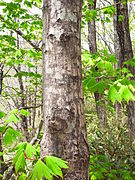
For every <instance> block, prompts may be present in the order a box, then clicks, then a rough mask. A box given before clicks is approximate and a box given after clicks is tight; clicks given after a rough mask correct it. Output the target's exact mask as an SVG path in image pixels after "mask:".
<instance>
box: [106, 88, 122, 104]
mask: <svg viewBox="0 0 135 180" xmlns="http://www.w3.org/2000/svg"><path fill="white" fill-rule="evenodd" d="M108 99H109V100H111V101H112V103H113V104H114V103H115V101H116V100H117V101H118V102H119V103H121V99H120V96H119V93H118V91H117V90H116V88H115V87H114V86H111V87H110V89H109V91H108Z"/></svg>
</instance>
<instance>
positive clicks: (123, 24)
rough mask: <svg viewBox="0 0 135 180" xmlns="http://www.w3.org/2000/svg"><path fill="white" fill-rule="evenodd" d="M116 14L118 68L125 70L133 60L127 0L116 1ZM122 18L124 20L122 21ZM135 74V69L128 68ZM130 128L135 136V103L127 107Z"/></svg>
mask: <svg viewBox="0 0 135 180" xmlns="http://www.w3.org/2000/svg"><path fill="white" fill-rule="evenodd" d="M114 4H115V8H116V14H115V15H114V39H115V41H114V42H115V54H116V57H117V59H118V66H119V67H120V68H123V67H124V66H125V65H124V62H125V61H127V60H129V59H132V58H133V50H132V42H131V37H130V31H129V15H128V5H127V0H126V1H124V2H123V0H120V1H119V0H114ZM120 17H122V20H120V19H121V18H120ZM128 68H129V70H130V71H131V72H132V73H133V74H134V73H135V69H134V67H128ZM127 114H128V126H129V128H130V130H131V134H132V135H133V136H135V102H131V101H130V102H129V104H128V105H127Z"/></svg>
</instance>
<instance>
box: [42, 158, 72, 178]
mask: <svg viewBox="0 0 135 180" xmlns="http://www.w3.org/2000/svg"><path fill="white" fill-rule="evenodd" d="M45 161H46V165H47V166H48V167H49V169H51V170H52V171H53V173H54V174H55V175H58V176H60V177H61V178H62V177H63V176H62V169H67V168H68V166H67V163H68V162H67V161H64V160H62V159H60V158H57V157H54V156H46V157H45Z"/></svg>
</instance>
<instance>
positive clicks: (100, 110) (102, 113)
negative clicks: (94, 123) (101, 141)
mask: <svg viewBox="0 0 135 180" xmlns="http://www.w3.org/2000/svg"><path fill="white" fill-rule="evenodd" d="M89 9H90V11H91V10H95V9H96V0H93V5H91V4H90V5H89ZM88 42H89V51H90V53H91V54H94V53H96V52H97V42H96V23H95V20H94V19H93V20H92V21H90V22H88ZM94 96H95V102H96V109H97V117H98V120H99V125H100V126H102V125H103V124H106V120H107V118H106V110H105V101H104V100H103V99H104V95H103V94H99V93H98V92H95V93H94ZM100 102H101V103H102V105H101V103H100Z"/></svg>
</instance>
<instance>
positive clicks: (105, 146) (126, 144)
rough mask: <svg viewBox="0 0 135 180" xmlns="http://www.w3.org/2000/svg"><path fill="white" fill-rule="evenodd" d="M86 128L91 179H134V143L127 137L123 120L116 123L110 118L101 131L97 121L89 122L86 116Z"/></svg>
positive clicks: (126, 129) (127, 132)
mask: <svg viewBox="0 0 135 180" xmlns="http://www.w3.org/2000/svg"><path fill="white" fill-rule="evenodd" d="M122 116H124V114H123V115H122ZM87 126H88V127H87V128H88V140H89V147H90V153H91V156H90V177H91V179H94V180H95V179H129V180H132V179H134V178H135V166H134V162H135V161H134V157H135V141H131V139H130V137H129V130H128V128H127V126H126V124H125V119H124V118H123V120H122V121H120V120H119V121H118V122H116V120H115V119H114V118H113V117H110V120H109V122H108V124H107V126H106V127H104V129H102V130H101V129H100V128H99V127H98V122H97V120H95V121H91V120H90V118H89V116H87ZM114 127H115V128H114Z"/></svg>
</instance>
